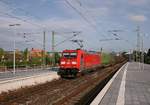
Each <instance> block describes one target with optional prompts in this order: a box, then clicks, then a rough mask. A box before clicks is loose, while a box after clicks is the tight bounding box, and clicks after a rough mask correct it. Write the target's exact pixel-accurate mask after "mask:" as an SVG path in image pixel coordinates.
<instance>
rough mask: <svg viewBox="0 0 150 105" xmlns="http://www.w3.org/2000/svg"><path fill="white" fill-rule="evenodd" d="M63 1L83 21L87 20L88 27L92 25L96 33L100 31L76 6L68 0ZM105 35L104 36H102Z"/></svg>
mask: <svg viewBox="0 0 150 105" xmlns="http://www.w3.org/2000/svg"><path fill="white" fill-rule="evenodd" d="M65 2H66V3H67V4H68V5H69V6H70V7H71V8H72V9H73V10H74V11H76V12H77V13H78V14H79V15H80V16H81V17H82V18H83V20H84V21H85V22H87V23H88V24H89V25H90V27H92V28H93V29H94V30H95V31H96V32H97V33H98V34H99V33H100V32H99V30H98V29H97V27H96V26H95V25H93V24H92V23H91V22H90V21H89V20H88V19H87V18H86V17H85V16H84V15H83V14H82V13H81V12H80V11H79V10H78V9H77V8H76V7H74V6H73V5H72V4H71V3H70V2H69V1H68V0H65ZM104 37H105V36H104Z"/></svg>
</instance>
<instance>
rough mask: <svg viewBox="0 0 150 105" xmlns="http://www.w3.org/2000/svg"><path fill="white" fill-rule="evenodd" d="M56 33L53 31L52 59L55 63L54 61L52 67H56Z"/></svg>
mask: <svg viewBox="0 0 150 105" xmlns="http://www.w3.org/2000/svg"><path fill="white" fill-rule="evenodd" d="M54 35H55V32H54V31H52V58H53V61H52V65H53V66H54V65H55V37H54Z"/></svg>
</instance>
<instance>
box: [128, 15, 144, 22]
mask: <svg viewBox="0 0 150 105" xmlns="http://www.w3.org/2000/svg"><path fill="white" fill-rule="evenodd" d="M129 19H130V20H131V21H134V22H144V21H146V20H147V17H146V16H144V15H129Z"/></svg>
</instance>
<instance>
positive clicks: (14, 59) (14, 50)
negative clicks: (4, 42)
mask: <svg viewBox="0 0 150 105" xmlns="http://www.w3.org/2000/svg"><path fill="white" fill-rule="evenodd" d="M9 26H10V27H14V26H20V24H10V25H9ZM15 34H16V31H15V32H14V43H13V45H14V49H13V74H15V73H16V40H15Z"/></svg>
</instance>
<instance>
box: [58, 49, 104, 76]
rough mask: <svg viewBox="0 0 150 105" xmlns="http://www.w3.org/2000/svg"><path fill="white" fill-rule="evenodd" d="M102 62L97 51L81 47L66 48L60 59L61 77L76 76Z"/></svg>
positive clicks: (59, 72)
mask: <svg viewBox="0 0 150 105" xmlns="http://www.w3.org/2000/svg"><path fill="white" fill-rule="evenodd" d="M100 64H101V56H100V54H98V53H96V52H87V51H84V50H81V49H77V50H64V51H63V52H62V57H61V59H60V69H59V71H58V74H59V75H60V76H61V77H66V76H67V77H68V76H73V77H75V76H76V75H77V74H78V73H79V72H82V71H85V70H87V69H90V68H93V67H96V66H98V65H100Z"/></svg>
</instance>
